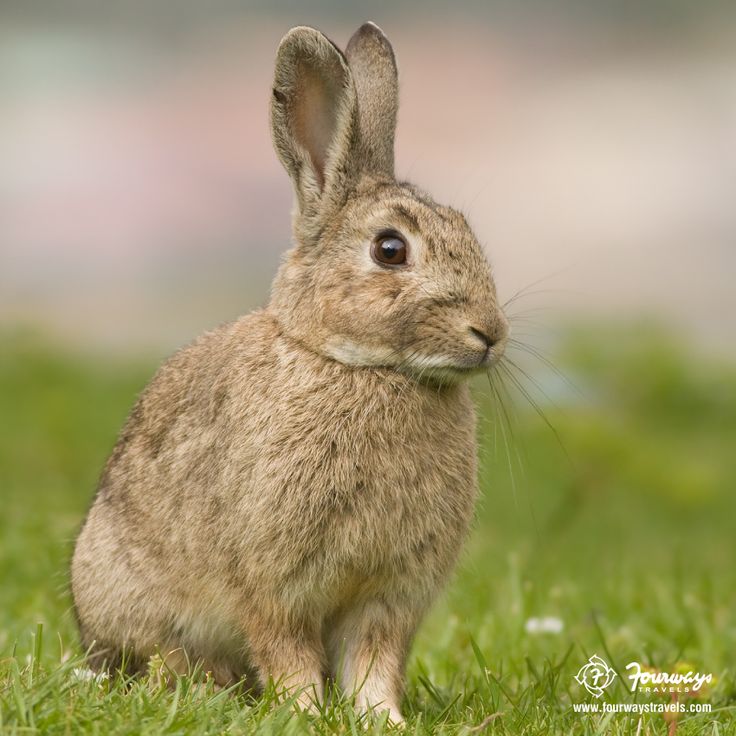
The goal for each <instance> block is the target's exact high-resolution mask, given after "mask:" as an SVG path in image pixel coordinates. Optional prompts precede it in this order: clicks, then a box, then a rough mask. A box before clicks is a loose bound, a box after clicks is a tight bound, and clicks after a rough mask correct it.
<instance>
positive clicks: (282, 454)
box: [256, 396, 476, 587]
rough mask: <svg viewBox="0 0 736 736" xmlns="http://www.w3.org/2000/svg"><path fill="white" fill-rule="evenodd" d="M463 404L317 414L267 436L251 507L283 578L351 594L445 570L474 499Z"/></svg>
mask: <svg viewBox="0 0 736 736" xmlns="http://www.w3.org/2000/svg"><path fill="white" fill-rule="evenodd" d="M461 398H462V399H463V401H462V402H453V403H450V405H449V406H448V407H442V408H445V409H446V411H444V412H433V413H431V414H429V415H428V414H427V413H426V412H424V413H423V414H422V413H421V412H420V411H418V409H421V408H422V407H416V409H417V410H415V411H414V412H413V413H412V412H408V411H407V412H405V413H404V414H403V416H402V414H401V413H400V412H397V411H396V409H395V407H394V406H388V407H386V410H385V411H380V410H375V411H372V412H368V411H352V412H347V411H342V412H340V411H338V412H333V413H331V414H330V415H329V416H320V415H319V412H318V411H316V410H315V411H314V413H312V414H311V417H310V418H309V419H310V421H305V422H304V424H303V425H302V426H301V427H300V431H299V432H296V431H294V430H295V428H294V427H293V426H292V427H291V428H284V429H279V428H271V437H270V442H268V443H266V445H265V446H262V452H261V454H260V458H261V467H260V468H259V472H258V473H257V474H256V475H257V476H258V477H259V478H261V479H262V480H261V481H260V482H259V484H258V485H259V487H260V489H261V493H260V495H259V497H258V499H257V501H256V503H257V505H258V506H259V509H258V517H259V519H261V522H262V521H263V519H265V518H267V519H268V522H267V524H265V525H264V524H263V523H261V525H260V528H261V532H262V533H265V535H266V536H267V537H268V538H269V539H270V540H272V542H273V543H274V551H275V552H276V554H278V556H279V558H280V559H281V560H282V561H284V563H285V565H287V566H288V568H287V567H286V566H285V567H284V572H285V574H286V573H287V569H288V571H289V572H288V574H298V575H301V576H302V577H304V578H305V579H310V580H312V581H313V582H314V583H315V584H316V585H318V586H319V585H321V584H322V583H324V585H326V586H333V585H336V584H337V585H339V586H347V587H350V586H351V585H353V584H354V583H355V581H361V580H370V579H382V580H385V579H386V578H387V577H406V576H414V577H422V576H426V575H427V574H430V575H431V574H432V573H436V574H437V575H441V574H442V573H443V571H444V570H445V569H446V568H447V567H449V566H451V564H452V563H453V562H454V559H455V556H456V552H457V550H458V549H459V547H460V545H461V544H462V541H463V539H464V536H465V532H466V530H467V527H468V525H469V522H470V519H471V517H472V513H473V505H474V500H475V495H476V493H475V489H476V446H475V419H474V414H473V409H472V405H470V403H469V401H465V400H464V399H465V397H464V396H463V397H461ZM380 408H381V407H379V409H380ZM410 408H414V407H410ZM296 438H298V441H297V440H296ZM267 507H268V510H266V508H267ZM295 571H296V572H295ZM428 571H429V572H428Z"/></svg>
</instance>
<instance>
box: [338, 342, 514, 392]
mask: <svg viewBox="0 0 736 736" xmlns="http://www.w3.org/2000/svg"><path fill="white" fill-rule="evenodd" d="M324 352H325V354H326V355H327V356H328V357H330V358H332V359H333V360H337V361H339V362H340V363H343V364H344V365H350V366H354V367H356V368H387V369H390V370H395V371H397V372H399V373H403V374H404V375H408V376H412V377H413V378H416V379H417V380H420V381H426V382H432V383H458V382H460V381H463V380H465V379H468V378H470V377H471V376H473V375H476V374H479V373H486V372H487V371H488V370H490V369H491V368H492V367H493V365H494V364H495V363H497V362H498V359H499V357H500V355H499V354H497V353H495V352H494V350H493V349H491V350H488V351H485V352H476V353H471V354H464V355H462V356H459V357H453V356H450V355H442V354H423V353H421V352H419V351H416V350H411V349H407V350H403V351H402V350H394V349H391V348H383V347H367V346H365V345H361V344H359V343H355V342H353V341H352V340H349V339H344V338H342V339H334V340H331V341H329V342H328V344H327V345H325V347H324Z"/></svg>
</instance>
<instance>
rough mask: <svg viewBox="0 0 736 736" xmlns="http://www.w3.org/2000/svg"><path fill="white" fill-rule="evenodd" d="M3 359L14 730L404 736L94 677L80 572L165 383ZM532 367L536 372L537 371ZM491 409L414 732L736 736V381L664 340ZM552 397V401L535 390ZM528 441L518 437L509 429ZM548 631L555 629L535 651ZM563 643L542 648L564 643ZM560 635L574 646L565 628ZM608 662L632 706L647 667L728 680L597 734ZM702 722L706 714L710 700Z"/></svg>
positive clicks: (268, 706)
mask: <svg viewBox="0 0 736 736" xmlns="http://www.w3.org/2000/svg"><path fill="white" fill-rule="evenodd" d="M1 344H2V351H0V417H1V418H2V421H0V498H1V499H2V514H1V515H0V732H2V733H3V734H4V733H19V734H20V733H23V734H26V733H59V734H61V733H68V734H79V733H100V734H159V733H160V734H164V733H166V734H175V733H177V734H184V733H186V734H190V733H191V734H198V733H201V734H205V733H207V734H220V733H254V732H257V733H264V734H267V733H274V734H282V733H283V734H291V733H294V734H299V733H308V732H312V733H320V734H321V733H325V734H327V733H360V732H372V733H383V732H390V731H392V730H393V729H392V727H391V726H389V725H388V724H386V723H385V722H383V721H382V720H381V719H380V718H377V719H373V720H366V719H364V720H360V719H358V718H357V717H356V716H355V715H354V713H353V711H352V710H351V708H350V707H349V706H348V705H347V704H346V703H345V702H343V701H342V700H341V699H340V696H339V695H338V694H337V693H334V694H333V701H332V702H331V704H330V705H328V706H325V708H324V713H323V714H322V716H320V717H313V716H308V715H305V714H300V715H294V714H293V712H292V710H291V709H290V708H289V706H288V704H286V705H275V704H274V700H275V698H274V696H273V694H267V695H266V696H265V697H264V698H262V699H260V700H251V699H248V698H246V697H245V696H241V695H235V694H232V693H228V692H220V693H215V692H213V690H212V688H211V687H210V686H208V685H206V684H205V685H204V686H201V685H199V684H197V683H195V682H192V681H191V680H189V679H187V678H182V679H180V680H179V681H177V683H176V687H175V688H170V687H167V686H166V684H165V683H164V682H163V681H162V678H161V677H160V676H157V675H156V673H155V672H152V675H151V676H150V677H149V678H145V679H143V680H139V681H135V682H124V681H121V680H115V681H113V682H108V681H103V682H97V681H94V680H89V679H84V677H83V676H82V675H81V674H80V668H82V667H83V661H82V655H83V653H82V652H81V651H80V648H79V644H78V641H77V637H76V632H75V627H74V620H73V616H72V614H71V612H70V596H69V592H68V574H67V569H68V561H69V555H70V551H71V545H72V540H73V537H74V534H75V532H76V530H77V528H78V526H79V524H80V522H81V519H82V517H83V515H84V513H85V509H86V508H87V506H88V504H89V503H90V499H91V496H92V493H93V490H94V486H95V481H96V477H97V475H98V473H99V472H100V469H101V467H102V464H103V462H104V460H105V457H106V455H107V453H108V452H109V450H110V448H111V446H112V443H113V441H114V438H115V435H116V433H117V431H118V429H119V427H120V425H121V423H122V421H123V419H124V418H125V415H126V413H127V411H128V409H129V408H130V406H131V404H132V402H133V399H134V397H135V395H136V393H137V392H138V391H140V390H141V389H142V388H143V386H144V385H145V383H146V380H147V378H148V377H149V376H150V375H151V372H152V370H153V369H154V368H155V365H154V363H153V362H152V361H146V360H138V361H132V360H131V361H122V360H120V359H117V360H115V361H113V360H112V359H109V360H107V361H104V360H101V359H99V358H97V359H94V360H93V359H92V358H90V357H89V356H82V355H70V354H68V353H66V352H65V351H62V350H59V349H58V348H56V347H55V346H54V345H53V343H52V342H51V341H47V340H43V339H40V338H39V337H37V336H32V335H28V334H25V333H12V334H9V333H6V334H4V335H3V336H2V343H1ZM524 355H525V354H524V353H521V354H519V356H517V357H524ZM526 357H527V358H530V360H527V361H526V362H524V363H523V364H521V363H520V364H519V365H520V370H521V369H523V370H524V371H526V373H527V374H528V377H527V376H525V375H524V374H523V373H521V372H520V370H519V371H517V372H516V373H515V375H516V377H517V380H521V381H523V382H524V385H526V386H527V387H528V388H529V390H530V391H531V393H532V397H533V398H534V400H535V402H536V403H538V404H539V406H541V409H542V411H543V414H544V417H540V416H539V415H538V414H537V412H536V411H535V410H534V408H533V407H531V406H530V405H529V404H528V403H527V402H526V400H525V399H524V397H523V396H521V395H520V394H519V393H518V391H516V390H515V389H513V386H512V384H511V382H510V381H509V382H508V386H509V389H510V391H509V394H508V395H506V394H504V393H503V391H502V390H500V389H499V388H497V391H499V392H500V393H501V395H502V396H504V404H505V410H502V409H500V408H499V406H498V402H497V401H496V400H492V397H491V389H490V387H489V385H488V384H487V383H484V382H482V381H479V382H478V384H477V386H476V390H477V394H478V401H479V405H480V408H481V421H480V433H481V453H482V454H481V460H482V466H481V467H482V471H481V472H482V476H481V483H482V489H483V498H482V502H481V505H480V507H479V510H478V518H477V524H476V527H475V529H474V532H473V535H472V538H471V540H470V542H469V544H468V547H467V551H466V554H465V555H464V557H463V560H462V564H461V566H460V568H459V570H458V573H457V575H456V576H455V578H454V580H453V582H452V585H451V586H450V588H449V590H448V591H447V593H446V595H445V596H444V597H443V598H442V599H441V600H440V601H438V603H437V605H436V607H435V608H434V610H433V612H432V614H431V615H430V617H429V618H428V619H427V621H426V623H425V625H424V626H423V627H422V629H421V631H420V633H419V636H418V638H417V641H416V644H415V646H414V649H413V652H412V655H411V658H410V663H409V671H408V687H407V692H406V697H405V701H404V713H405V715H406V717H407V726H406V730H407V732H409V733H415V734H428V733H433V734H444V733H447V734H450V733H463V734H471V733H489V734H637V733H638V734H666V733H668V730H669V731H670V733H674V732H676V733H677V735H678V736H685V735H686V734H709V735H710V734H713V735H716V734H730V733H736V687H735V685H734V665H735V664H736V660H735V659H734V652H736V619H735V618H734V612H735V611H736V565H735V564H734V562H736V534H735V533H734V532H735V531H736V493H735V492H734V491H736V483H735V482H734V479H736V366H734V365H729V364H724V363H720V362H718V361H715V360H713V359H707V358H705V357H703V356H702V355H697V356H695V355H693V354H692V353H688V352H687V351H686V349H685V348H684V347H683V348H680V347H677V342H676V341H675V340H674V339H671V338H669V337H668V336H667V334H666V333H665V332H663V331H661V330H657V329H654V328H647V327H632V326H625V327H618V328H610V329H605V330H603V329H597V330H592V329H583V328H580V329H577V330H570V331H569V332H568V333H566V337H565V339H564V340H563V341H561V343H560V345H559V347H558V348H557V349H556V350H555V353H554V355H553V358H554V361H555V364H556V365H557V366H559V367H560V369H561V371H562V373H563V374H564V377H561V376H560V375H558V374H557V373H556V372H555V371H554V370H552V369H551V368H550V367H549V366H548V365H547V364H546V363H545V362H544V361H543V360H536V359H531V358H532V356H529V355H526ZM532 381H533V382H537V383H538V384H539V386H534V385H533V382H532ZM506 419H508V422H507V421H506ZM544 617H547V618H548V619H550V620H549V621H548V622H547V624H548V626H547V628H551V629H552V630H550V631H542V632H540V631H537V632H535V631H534V630H533V621H532V622H531V623H530V620H532V619H539V618H544ZM543 628H544V626H543ZM560 628H561V630H560ZM593 654H598V655H599V656H601V657H603V658H604V659H605V660H606V661H607V662H608V663H609V664H610V665H611V666H612V667H613V669H614V670H615V671H616V672H617V673H618V676H617V677H615V678H614V680H613V683H612V684H611V686H610V687H609V688H608V689H606V691H605V693H604V694H603V696H602V697H601V701H604V702H608V703H629V704H631V703H657V702H659V703H665V702H671V696H670V695H666V696H662V695H658V694H651V693H644V694H642V693H636V694H634V693H631V692H630V690H629V681H628V679H627V678H626V669H625V668H626V665H627V664H628V663H629V662H632V661H638V662H641V663H642V664H646V665H649V666H651V667H653V668H655V669H657V670H661V671H668V672H669V671H674V670H675V669H676V668H678V667H680V666H683V663H689V665H690V666H691V667H692V668H693V669H696V670H698V671H700V672H703V673H706V672H707V673H713V675H714V678H715V679H714V682H712V683H710V685H708V686H707V687H706V688H705V690H704V691H700V693H699V697H698V699H697V702H703V703H710V704H711V705H712V712H711V713H705V714H688V713H685V714H683V715H681V716H680V717H679V718H678V719H677V721H676V727H673V726H672V724H671V723H670V722H668V721H667V720H665V718H664V717H663V716H662V715H661V714H647V715H643V716H640V715H634V714H623V713H605V714H604V713H599V714H581V713H576V712H574V710H573V707H572V705H573V704H577V703H593V702H600V701H596V699H595V698H593V697H591V696H590V695H588V693H587V692H586V691H585V690H583V689H582V687H581V686H580V685H579V684H578V683H577V682H576V681H575V679H574V677H575V674H576V673H577V672H578V670H579V669H580V667H581V666H582V665H583V664H584V663H585V662H586V660H587V659H588V658H589V657H590V656H591V655H593ZM681 697H683V702H684V703H687V704H689V703H690V702H693V701H691V700H690V699H684V696H681Z"/></svg>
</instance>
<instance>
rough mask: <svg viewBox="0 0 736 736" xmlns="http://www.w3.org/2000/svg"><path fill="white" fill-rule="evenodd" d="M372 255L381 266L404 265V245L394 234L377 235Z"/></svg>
mask: <svg viewBox="0 0 736 736" xmlns="http://www.w3.org/2000/svg"><path fill="white" fill-rule="evenodd" d="M372 254H373V258H374V259H375V260H376V261H378V263H380V264H381V265H385V266H401V265H402V264H404V263H406V243H405V242H404V241H403V240H402V239H401V238H400V237H399V236H398V235H396V234H394V233H388V234H383V235H379V237H378V238H377V239H376V240H375V242H374V243H373V248H372Z"/></svg>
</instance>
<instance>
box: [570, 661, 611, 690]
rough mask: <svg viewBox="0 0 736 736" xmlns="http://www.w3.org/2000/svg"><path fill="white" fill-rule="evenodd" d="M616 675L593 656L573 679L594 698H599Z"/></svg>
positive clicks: (604, 662) (606, 664) (604, 663)
mask: <svg viewBox="0 0 736 736" xmlns="http://www.w3.org/2000/svg"><path fill="white" fill-rule="evenodd" d="M614 677H616V673H615V672H614V671H613V669H611V668H610V667H609V666H608V663H607V662H606V661H605V660H603V659H601V658H600V657H599V656H598V655H597V654H594V655H593V656H592V657H591V658H590V659H589V660H588V661H587V662H586V663H585V664H584V665H583V666H582V667H581V668H580V670H579V672H578V673H577V675H575V679H576V680H577V681H578V682H579V683H580V684H581V685H582V686H583V687H584V688H585V689H586V690H587V691H588V692H589V693H590V694H591V695H592V696H593V697H594V698H600V696H601V695H603V691H604V690H605V689H606V688H607V687H608V686H609V685H610V684H611V683H612V682H613V678H614Z"/></svg>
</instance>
